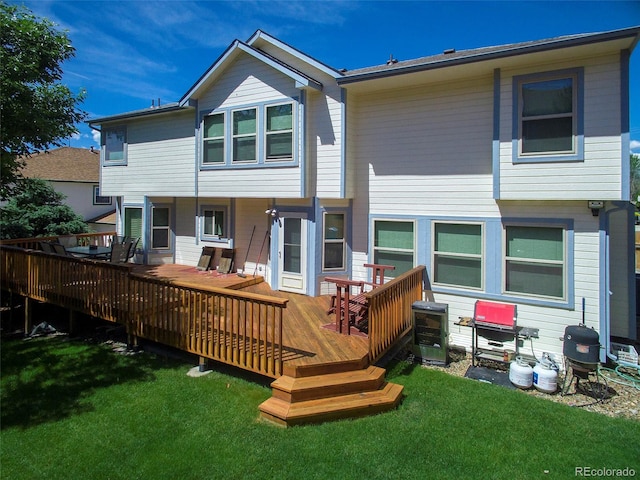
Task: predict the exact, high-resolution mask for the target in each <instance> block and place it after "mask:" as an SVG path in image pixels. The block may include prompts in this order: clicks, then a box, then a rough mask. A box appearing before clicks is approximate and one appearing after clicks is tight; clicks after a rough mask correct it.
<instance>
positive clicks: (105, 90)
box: [8, 0, 640, 153]
mask: <svg viewBox="0 0 640 480" xmlns="http://www.w3.org/2000/svg"><path fill="white" fill-rule="evenodd" d="M8 3H12V4H24V5H25V6H26V7H28V8H29V9H30V10H31V11H32V12H33V13H34V14H35V15H36V16H39V17H45V18H48V19H49V20H51V21H53V22H55V23H56V24H58V25H59V27H60V29H61V30H67V33H68V36H69V39H70V40H71V43H72V45H73V46H74V47H75V49H76V55H75V57H74V58H73V59H71V60H68V61H67V62H65V63H64V64H63V65H62V67H63V70H64V77H63V80H62V81H63V83H65V84H67V85H68V86H69V87H70V88H71V90H72V91H73V92H75V93H78V92H80V91H81V90H85V91H86V98H85V101H84V103H83V104H82V106H81V108H82V109H83V110H84V111H86V112H87V113H88V115H89V118H97V117H102V116H106V115H112V114H117V113H123V112H129V111H132V110H138V109H142V108H146V107H149V106H150V105H151V102H152V100H153V101H155V102H156V103H157V101H158V99H160V101H161V103H162V104H165V103H169V102H175V101H177V100H179V99H180V97H182V95H183V94H185V93H186V92H187V91H188V90H189V88H190V87H191V86H192V85H193V84H194V83H195V82H196V80H198V78H199V77H200V75H202V74H203V73H204V72H205V70H206V69H207V68H208V67H209V66H210V65H211V64H212V63H213V62H214V61H215V60H216V59H217V58H218V57H219V56H220V54H222V53H223V52H224V50H225V49H226V48H227V47H228V46H229V45H230V44H231V43H232V42H233V41H234V40H236V39H239V40H242V41H246V40H248V39H249V37H250V36H251V35H252V34H253V33H254V32H255V31H256V30H258V29H260V30H263V31H264V32H266V33H268V34H270V35H272V36H274V37H276V38H278V39H279V40H281V41H283V42H285V43H287V44H289V45H291V46H293V47H295V48H297V49H298V50H301V51H302V52H304V53H306V54H307V55H310V56H311V57H313V58H315V59H317V60H319V61H321V62H323V63H325V64H326V65H329V66H331V67H334V68H336V69H341V68H347V69H354V68H361V67H368V66H373V65H381V64H384V63H385V62H386V61H387V59H388V58H389V56H390V55H393V57H394V58H397V59H398V60H410V59H413V58H418V57H422V56H427V55H435V54H438V53H441V52H442V51H444V50H446V49H449V48H455V49H456V50H466V49H469V48H478V47H486V46H494V45H502V44H508V43H515V42H521V41H529V40H540V39H544V38H551V37H556V36H561V35H570V34H577V33H591V32H602V31H608V30H616V29H620V28H626V27H632V26H639V25H640V1H639V0H636V1H602V0H597V1H586V2H585V1H568V0H556V1H552V2H547V1H515V0H512V1H507V0H503V1H480V0H477V1H452V0H449V1H426V0H422V1H418V0H414V1H374V0H368V1H350V0H338V1H322V0H318V1H313V0H306V1H295V0H289V1H279V0H269V1H267V0H262V1H261V0H246V1H213V0H211V1H182V0H171V1H150V0H129V1H108V0H103V1H83V0H38V1H14V0H8ZM630 76H631V78H630V85H631V92H630V107H631V108H630V117H631V118H630V120H631V135H630V136H631V151H632V152H634V153H640V46H638V47H637V48H636V49H635V51H634V53H633V54H632V56H631V68H630ZM68 145H70V146H73V147H85V148H89V147H90V146H95V147H97V146H98V145H99V140H98V137H97V136H96V133H95V132H92V131H91V129H90V128H89V127H88V126H87V125H84V124H83V125H80V134H79V135H77V136H76V137H74V138H72V139H69V140H68Z"/></svg>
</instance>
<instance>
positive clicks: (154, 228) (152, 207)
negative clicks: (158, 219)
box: [149, 204, 173, 252]
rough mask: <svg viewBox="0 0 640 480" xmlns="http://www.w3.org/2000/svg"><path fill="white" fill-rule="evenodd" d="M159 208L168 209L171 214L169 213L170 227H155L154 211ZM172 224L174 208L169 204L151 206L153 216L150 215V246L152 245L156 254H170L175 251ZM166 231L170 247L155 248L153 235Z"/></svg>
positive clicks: (151, 247)
mask: <svg viewBox="0 0 640 480" xmlns="http://www.w3.org/2000/svg"><path fill="white" fill-rule="evenodd" d="M159 208H166V209H167V210H168V211H169V212H168V219H169V225H167V226H166V227H165V226H162V227H154V225H153V215H154V211H155V210H156V209H159ZM172 224H173V208H172V206H171V205H167V204H158V205H151V215H150V219H149V245H150V249H151V250H152V251H154V252H170V251H172V249H173V238H172V237H173V235H172V231H171V228H172ZM163 229H166V230H167V240H168V242H169V245H168V246H166V247H164V246H162V247H155V246H154V245H153V233H154V232H155V231H156V230H163Z"/></svg>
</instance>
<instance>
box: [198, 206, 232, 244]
mask: <svg viewBox="0 0 640 480" xmlns="http://www.w3.org/2000/svg"><path fill="white" fill-rule="evenodd" d="M226 218H227V215H226V208H224V207H203V208H202V217H201V220H202V239H203V240H220V239H223V238H226V237H227V227H226Z"/></svg>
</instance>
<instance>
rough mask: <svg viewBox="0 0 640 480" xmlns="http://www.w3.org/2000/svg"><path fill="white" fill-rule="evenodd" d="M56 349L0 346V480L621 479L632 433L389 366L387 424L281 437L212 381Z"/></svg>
mask: <svg viewBox="0 0 640 480" xmlns="http://www.w3.org/2000/svg"><path fill="white" fill-rule="evenodd" d="M191 366H192V365H190V364H185V363H183V362H179V361H175V360H167V359H164V358H159V357H155V356H153V355H150V354H141V355H135V356H124V355H118V354H114V353H112V352H111V351H110V350H109V349H108V348H106V347H104V346H98V345H93V344H88V343H84V342H82V341H70V340H68V339H67V338H66V337H62V336H61V337H52V338H47V339H37V340H29V341H23V340H12V341H3V343H2V384H1V386H2V403H1V407H2V411H1V415H2V417H1V421H2V424H1V427H2V430H1V448H2V453H1V457H0V460H1V464H0V465H1V472H0V475H1V477H2V478H3V479H12V480H18V479H39V480H40V479H58V478H59V479H65V480H68V479H83V480H84V479H87V480H93V479H127V480H130V479H153V480H157V479H172V480H173V479H218V478H219V479H250V478H255V479H271V478H274V479H275V478H278V479H323V480H325V479H385V480H386V479H421V480H424V479H438V478H442V479H456V478H463V479H464V478H473V479H532V478H575V468H576V467H589V468H591V469H599V468H610V469H615V468H620V469H623V468H632V469H634V470H635V472H636V476H640V423H639V422H635V421H633V420H625V419H611V418H607V417H604V416H600V415H597V414H594V413H590V412H586V411H582V410H580V409H576V408H570V407H567V406H564V405H560V404H556V403H554V402H548V401H545V400H541V399H537V398H533V397H531V396H528V395H525V394H523V393H522V392H518V391H512V390H507V389H504V388H501V387H497V386H494V385H488V384H483V383H481V382H476V381H472V380H467V379H461V378H457V377H453V376H450V375H447V374H444V373H441V372H438V371H434V370H428V369H422V368H420V367H418V366H415V365H409V364H406V363H403V362H401V363H397V364H395V365H393V366H391V367H390V370H389V374H388V377H389V379H390V380H392V381H393V382H396V383H401V384H403V385H405V393H406V398H405V399H404V401H403V403H402V404H401V405H400V407H399V408H398V409H397V410H396V411H393V412H390V413H386V414H383V415H378V416H374V417H367V418H362V419H357V420H350V421H341V422H331V423H326V424H322V425H314V426H304V427H295V428H290V429H282V428H278V427H274V426H272V425H269V424H266V423H263V422H260V421H258V405H259V404H260V403H261V402H262V401H264V400H265V399H267V398H268V397H269V396H270V389H269V388H268V386H267V385H266V383H263V384H260V383H256V382H251V381H248V380H244V379H242V378H240V377H238V376H231V375H228V374H225V373H221V372H214V373H212V374H210V375H207V376H204V377H200V378H192V377H188V376H187V375H186V373H187V371H188V369H189V368H190V367H191Z"/></svg>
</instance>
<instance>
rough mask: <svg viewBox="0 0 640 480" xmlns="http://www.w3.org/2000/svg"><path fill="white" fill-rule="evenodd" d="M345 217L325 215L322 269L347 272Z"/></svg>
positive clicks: (341, 214)
mask: <svg viewBox="0 0 640 480" xmlns="http://www.w3.org/2000/svg"><path fill="white" fill-rule="evenodd" d="M344 217H345V215H344V213H325V214H324V235H323V247H324V248H323V252H322V268H323V269H324V270H345V268H346V266H345V246H346V239H345V218H344Z"/></svg>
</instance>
